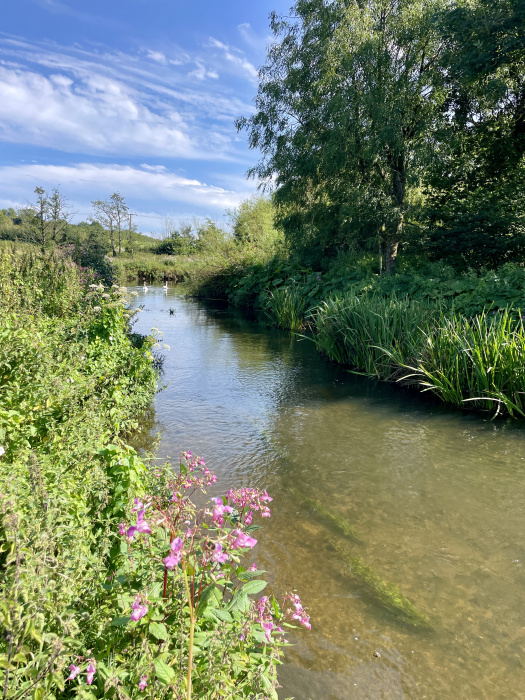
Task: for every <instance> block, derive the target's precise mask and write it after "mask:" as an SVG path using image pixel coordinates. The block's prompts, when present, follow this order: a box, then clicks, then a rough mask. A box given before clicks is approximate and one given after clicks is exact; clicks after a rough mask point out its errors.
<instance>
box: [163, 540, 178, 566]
mask: <svg viewBox="0 0 525 700" xmlns="http://www.w3.org/2000/svg"><path fill="white" fill-rule="evenodd" d="M181 549H182V540H181V538H180V537H176V538H175V539H174V540H173V542H172V543H171V544H170V550H171V554H169V555H168V556H167V557H166V558H165V559H164V566H165V567H166V569H174V568H175V567H176V566H177V565H178V564H179V562H180V560H181V559H182V552H181Z"/></svg>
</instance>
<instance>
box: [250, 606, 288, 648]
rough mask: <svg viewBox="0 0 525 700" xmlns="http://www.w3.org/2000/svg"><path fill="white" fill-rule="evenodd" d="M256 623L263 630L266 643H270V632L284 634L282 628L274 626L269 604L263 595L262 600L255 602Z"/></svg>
mask: <svg viewBox="0 0 525 700" xmlns="http://www.w3.org/2000/svg"><path fill="white" fill-rule="evenodd" d="M256 621H257V622H258V623H259V624H260V625H261V627H262V628H263V632H264V636H265V637H266V641H267V642H270V641H271V639H272V632H281V634H282V633H283V632H284V630H283V629H282V627H276V626H275V624H274V622H273V617H272V614H271V612H270V602H269V600H268V598H267V596H265V595H263V596H262V598H259V600H258V601H257V618H256Z"/></svg>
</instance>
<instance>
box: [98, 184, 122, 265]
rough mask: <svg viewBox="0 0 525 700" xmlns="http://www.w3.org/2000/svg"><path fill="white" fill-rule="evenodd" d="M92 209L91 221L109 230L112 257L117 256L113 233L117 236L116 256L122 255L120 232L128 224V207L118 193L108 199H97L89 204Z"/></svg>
mask: <svg viewBox="0 0 525 700" xmlns="http://www.w3.org/2000/svg"><path fill="white" fill-rule="evenodd" d="M91 204H92V206H93V208H94V214H93V216H92V220H93V221H98V222H99V223H100V224H102V226H104V227H105V228H107V229H109V235H110V240H111V248H112V251H113V256H116V255H117V251H116V248H115V233H116V234H117V236H118V254H119V255H121V254H122V232H123V231H124V230H126V228H127V224H128V214H129V207H128V205H127V204H126V201H125V199H124V197H123V196H122V195H121V194H120V193H119V192H114V193H113V194H112V195H111V197H110V198H109V199H106V200H101V199H97V200H94V201H92V202H91Z"/></svg>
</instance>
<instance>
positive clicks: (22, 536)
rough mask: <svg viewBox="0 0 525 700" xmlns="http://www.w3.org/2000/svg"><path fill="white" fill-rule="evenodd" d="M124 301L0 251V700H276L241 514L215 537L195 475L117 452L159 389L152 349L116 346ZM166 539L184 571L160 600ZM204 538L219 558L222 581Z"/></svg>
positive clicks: (24, 256) (271, 653) (268, 609)
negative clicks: (142, 505) (145, 525)
mask: <svg viewBox="0 0 525 700" xmlns="http://www.w3.org/2000/svg"><path fill="white" fill-rule="evenodd" d="M90 282H91V284H90ZM129 300H130V298H129V296H128V295H127V292H126V290H125V289H124V288H121V287H118V286H117V285H113V286H112V287H111V288H104V286H102V285H101V284H100V283H99V282H95V281H93V279H92V277H90V276H89V275H88V273H87V271H85V270H83V269H82V268H79V267H78V266H76V265H75V264H74V263H73V262H72V261H71V259H69V258H67V257H66V256H64V254H56V253H51V252H49V253H46V254H43V255H36V254H35V253H34V251H33V250H31V249H30V250H29V252H26V253H20V252H16V253H15V252H13V251H10V250H4V249H2V250H0V310H1V314H2V321H3V323H2V327H1V329H0V397H1V401H0V447H1V449H0V571H1V578H0V625H1V627H2V636H1V637H0V692H2V693H3V697H4V698H6V700H7V699H9V700H16V699H18V698H22V697H31V698H39V699H40V698H50V699H51V698H55V699H56V700H58V699H59V698H62V699H64V700H65V699H67V698H85V699H93V698H130V699H131V698H142V697H155V698H159V699H161V698H180V700H182V698H187V697H190V695H188V694H187V679H188V677H189V678H190V681H191V683H190V688H191V691H192V692H193V697H195V698H197V697H199V698H207V699H209V700H219V698H224V697H228V698H231V699H232V700H234V699H238V700H241V699H242V698H250V699H254V700H255V699H258V700H275V699H276V698H277V694H276V691H275V687H276V665H277V664H278V663H279V658H280V656H281V654H282V652H281V646H282V643H281V642H280V641H279V638H278V637H277V638H276V637H274V636H272V635H271V628H270V627H268V628H264V629H263V628H262V626H261V625H262V622H265V624H268V625H269V624H270V621H271V620H272V619H275V620H278V619H280V618H281V617H282V615H283V612H282V611H281V609H280V607H279V606H278V605H277V603H276V602H275V601H273V602H272V601H271V600H270V599H267V603H265V604H264V606H261V604H259V605H258V606H256V605H255V602H250V596H253V595H256V594H258V593H260V592H261V591H262V590H263V588H265V587H266V585H267V584H266V582H265V581H263V580H261V579H260V578H259V576H260V574H261V573H264V572H252V571H246V570H245V569H244V567H242V565H241V564H240V555H242V553H243V552H244V551H245V550H244V549H243V548H242V546H243V545H242V543H241V544H237V545H236V544H235V540H236V538H238V536H239V528H241V527H242V522H241V519H242V513H241V514H239V513H238V512H237V514H235V516H232V518H231V519H230V520H228V523H227V525H224V526H223V525H222V524H221V525H217V524H215V521H211V520H210V518H209V515H210V511H209V510H208V511H207V512H206V514H204V515H203V513H197V511H196V509H195V507H194V506H193V504H192V503H191V501H190V500H189V498H188V494H190V493H191V491H188V490H187V489H186V488H185V486H186V485H188V484H189V485H190V486H191V488H194V487H195V482H194V476H195V475H194V474H193V472H194V470H195V468H196V467H197V465H198V464H200V463H198V461H197V460H194V461H193V462H191V463H190V462H189V461H188V462H186V463H184V464H183V465H181V472H180V475H179V476H178V477H176V476H175V474H174V471H173V469H172V467H171V465H169V464H168V465H165V466H162V467H159V466H155V467H154V468H153V469H149V468H147V467H146V465H145V463H144V461H143V460H142V459H141V458H139V456H138V455H137V453H136V452H135V450H133V449H132V448H131V447H129V446H128V445H126V444H125V443H124V442H123V441H122V439H121V437H119V436H120V435H122V434H123V433H129V432H131V431H133V430H134V429H136V428H137V427H138V426H137V422H136V415H138V414H139V413H141V412H142V411H144V410H145V409H146V408H147V407H148V405H149V403H150V401H151V399H152V397H153V394H154V392H155V391H156V388H157V371H156V369H155V366H156V363H155V358H154V355H153V351H154V349H155V348H156V347H157V346H158V342H156V339H155V338H154V337H148V338H144V337H142V336H137V335H136V334H133V333H130V327H129V320H130V318H131V316H132V314H131V312H130V311H129ZM201 469H204V467H201ZM207 474H208V475H209V474H210V472H209V471H207ZM207 478H208V477H207ZM210 478H211V477H210ZM210 478H208V480H209V483H211V481H210ZM190 482H191V483H190ZM174 492H175V493H176V494H177V498H176V499H175V500H174V499H173V494H174ZM144 494H148V498H149V501H148V502H147V505H148V506H149V510H148V511H147V512H148V516H147V517H149V518H150V520H151V529H152V530H153V532H152V534H151V537H150V538H148V539H146V538H145V537H144V536H142V535H141V536H140V537H138V538H137V541H135V542H133V550H132V551H131V550H130V543H131V540H132V538H131V536H128V537H127V538H126V537H121V536H120V535H119V534H118V533H119V531H122V530H121V527H119V522H121V521H122V520H123V519H127V518H128V517H135V516H133V515H132V513H133V510H131V506H130V502H131V500H132V498H133V497H136V496H142V497H143V498H144V497H145V496H144ZM261 496H262V494H261ZM254 497H256V496H255V495H254V496H252V498H254ZM257 498H258V497H257ZM263 500H264V499H262V498H261V505H260V507H262V506H263V504H262V501H263ZM130 510H131V513H130ZM134 510H135V511H136V510H137V508H136V507H135V508H134ZM150 514H151V515H150ZM168 514H171V515H170V516H169V517H170V518H171V519H169V520H168ZM139 515H140V514H139ZM142 515H143V513H142ZM206 515H207V517H208V520H207V523H206V525H205V526H204V525H203V521H204V519H205V516H206ZM187 520H191V521H193V520H194V523H193V524H194V525H195V528H196V529H195V535H194V537H193V539H187V538H186V530H187V525H186V524H185V521H187ZM138 522H139V519H138V517H137V523H138ZM165 526H166V527H165ZM126 528H127V526H126ZM126 528H125V529H126ZM177 528H179V529H180V528H181V529H180V535H181V536H182V537H185V538H186V541H187V543H188V544H187V545H186V547H187V551H186V550H185V551H184V554H185V559H184V562H185V566H184V568H177V569H176V570H175V571H173V572H172V573H171V574H170V576H169V586H166V585H165V583H164V582H165V581H167V574H168V571H167V569H166V568H165V567H164V565H163V563H162V559H163V558H164V557H165V556H166V554H168V553H169V552H170V530H171V540H173V537H174V536H175V535H176V534H178V529H177ZM197 528H201V529H200V530H199V533H200V535H199V536H197ZM252 528H253V526H252ZM247 530H250V528H247ZM128 535H129V531H128ZM211 537H213V538H217V537H219V539H220V541H221V542H223V544H224V547H225V549H228V550H229V555H228V562H227V563H226V564H224V563H223V564H222V565H221V566H222V567H223V573H224V576H223V577H222V578H221V577H220V576H219V575H218V574H219V571H218V570H217V568H216V567H215V564H212V565H211V566H210V559H209V557H210V553H211V552H210V547H211V545H210V538H211ZM190 543H191V544H190ZM172 551H173V550H172ZM211 551H213V550H211ZM188 580H189V581H190V585H191V587H192V588H191V590H192V591H193V592H192V593H191V592H189V591H190V589H189V587H188ZM139 601H142V602H145V603H146V609H145V612H144V613H143V614H142V613H141V614H140V615H139V618H138V619H137V620H134V619H132V611H133V610H135V608H134V607H133V606H136V605H138V604H139ZM263 608H264V610H263ZM272 625H273V623H272ZM268 630H270V631H268ZM190 660H191V663H192V664H193V670H192V673H190V675H189V676H188V673H187V669H188V667H191V663H190ZM91 664H92V665H91ZM71 665H73V670H74V668H75V667H76V666H78V668H79V671H81V673H80V675H79V676H78V677H77V678H74V676H75V672H74V673H73V677H72V678H71V679H70V680H68V677H69V675H70V671H71V669H72V666H71ZM89 669H93V670H94V673H93V676H94V678H93V682H92V684H91V685H86V671H89ZM145 680H147V690H146V692H144V690H142V689H141V687H140V685H139V683H141V681H142V682H144V681H145ZM88 683H89V676H88Z"/></svg>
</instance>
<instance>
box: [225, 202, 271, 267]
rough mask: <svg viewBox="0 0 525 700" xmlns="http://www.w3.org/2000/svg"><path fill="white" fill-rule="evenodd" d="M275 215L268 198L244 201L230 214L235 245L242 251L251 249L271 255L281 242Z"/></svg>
mask: <svg viewBox="0 0 525 700" xmlns="http://www.w3.org/2000/svg"><path fill="white" fill-rule="evenodd" d="M275 215H276V212H275V208H274V204H273V202H272V200H271V199H270V198H268V197H257V196H255V195H254V196H253V197H251V198H250V199H246V200H244V202H242V203H241V204H240V205H239V206H238V207H237V209H234V210H233V211H231V212H230V218H231V224H232V230H233V235H234V238H235V241H236V242H237V244H238V245H239V246H241V247H243V248H244V249H248V248H250V247H251V248H253V249H259V250H260V251H261V252H262V253H263V254H266V255H268V254H269V255H272V254H273V253H274V252H275V250H276V247H277V245H278V244H279V242H280V241H281V233H280V232H279V231H278V230H277V229H276V227H275Z"/></svg>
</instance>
